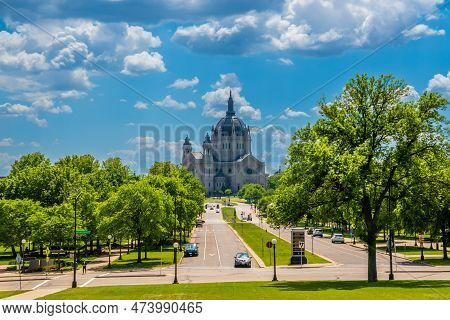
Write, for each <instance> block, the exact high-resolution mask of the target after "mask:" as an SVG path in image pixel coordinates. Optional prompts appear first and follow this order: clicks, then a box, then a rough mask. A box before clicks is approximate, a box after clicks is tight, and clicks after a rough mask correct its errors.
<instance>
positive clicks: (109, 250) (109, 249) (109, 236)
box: [108, 234, 112, 269]
mask: <svg viewBox="0 0 450 320" xmlns="http://www.w3.org/2000/svg"><path fill="white" fill-rule="evenodd" d="M111 238H112V236H111V235H110V234H108V269H110V268H111Z"/></svg>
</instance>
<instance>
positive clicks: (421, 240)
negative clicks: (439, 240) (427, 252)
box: [419, 233, 425, 261]
mask: <svg viewBox="0 0 450 320" xmlns="http://www.w3.org/2000/svg"><path fill="white" fill-rule="evenodd" d="M423 240H424V236H423V233H421V234H419V242H420V261H424V260H425V257H424V256H423Z"/></svg>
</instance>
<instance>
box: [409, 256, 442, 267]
mask: <svg viewBox="0 0 450 320" xmlns="http://www.w3.org/2000/svg"><path fill="white" fill-rule="evenodd" d="M414 261H417V262H423V263H428V264H431V265H433V266H450V260H444V259H442V257H435V258H425V260H423V261H420V258H415V259H414Z"/></svg>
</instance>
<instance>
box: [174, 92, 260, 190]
mask: <svg viewBox="0 0 450 320" xmlns="http://www.w3.org/2000/svg"><path fill="white" fill-rule="evenodd" d="M183 165H184V166H185V167H186V168H187V169H188V170H189V171H191V172H192V173H193V174H194V176H196V177H197V178H198V179H199V180H200V181H201V182H202V184H203V186H204V187H205V188H206V190H207V194H208V195H213V194H215V193H216V192H218V191H220V190H225V189H231V191H232V192H233V193H237V192H238V191H239V189H240V188H241V187H242V185H244V184H247V183H257V184H260V185H262V186H264V187H266V184H267V175H266V173H265V164H264V162H262V161H259V160H258V159H256V158H255V157H254V156H253V155H252V151H251V136H250V127H247V126H246V125H245V123H244V122H243V121H242V119H240V118H239V117H238V116H236V113H235V111H234V105H233V98H232V96H231V91H230V97H229V99H228V109H227V113H226V115H225V117H224V118H222V119H220V120H219V122H218V123H217V125H216V126H215V127H214V126H213V127H212V129H211V134H209V133H207V134H206V137H205V140H204V141H203V152H195V151H192V145H191V142H190V140H189V137H186V139H185V141H184V144H183Z"/></svg>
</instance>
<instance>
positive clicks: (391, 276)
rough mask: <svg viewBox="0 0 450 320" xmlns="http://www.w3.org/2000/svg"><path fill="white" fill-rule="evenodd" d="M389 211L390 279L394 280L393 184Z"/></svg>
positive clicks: (389, 199)
mask: <svg viewBox="0 0 450 320" xmlns="http://www.w3.org/2000/svg"><path fill="white" fill-rule="evenodd" d="M388 213H389V241H388V243H389V280H394V272H393V270H392V247H393V246H394V232H393V231H392V213H391V186H389V197H388Z"/></svg>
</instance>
